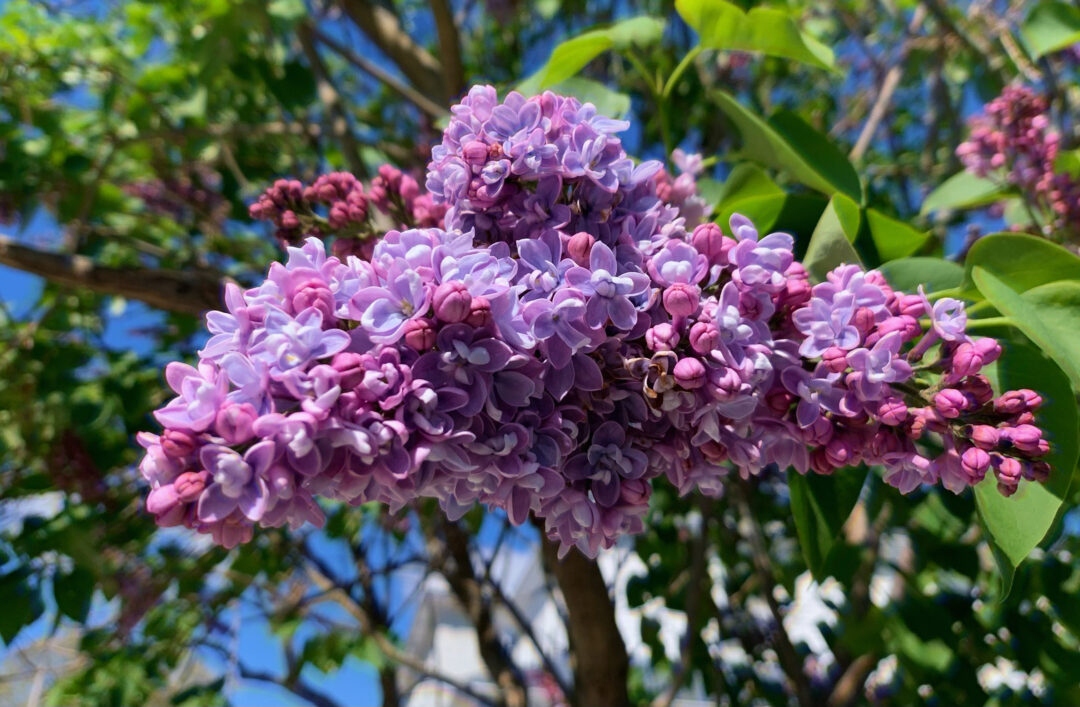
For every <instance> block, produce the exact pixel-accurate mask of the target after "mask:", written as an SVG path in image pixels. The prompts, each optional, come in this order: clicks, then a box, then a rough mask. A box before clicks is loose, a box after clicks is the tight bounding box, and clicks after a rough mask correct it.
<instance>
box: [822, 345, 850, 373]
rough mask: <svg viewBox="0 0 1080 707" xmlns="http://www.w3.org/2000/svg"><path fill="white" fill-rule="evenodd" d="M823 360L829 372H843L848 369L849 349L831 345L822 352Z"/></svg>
mask: <svg viewBox="0 0 1080 707" xmlns="http://www.w3.org/2000/svg"><path fill="white" fill-rule="evenodd" d="M821 362H822V363H823V364H824V365H825V370H827V371H828V372H829V373H843V372H844V371H846V370H847V367H848V362H847V351H844V350H843V349H842V348H840V347H839V346H830V347H829V348H827V349H825V351H824V352H823V353H822V354H821Z"/></svg>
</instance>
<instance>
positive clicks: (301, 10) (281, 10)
mask: <svg viewBox="0 0 1080 707" xmlns="http://www.w3.org/2000/svg"><path fill="white" fill-rule="evenodd" d="M266 13H267V14H268V15H270V16H271V17H276V18H277V19H279V20H286V21H289V22H292V21H294V20H299V19H300V18H302V17H306V16H307V8H306V7H304V0H271V1H270V2H269V3H267V4H266Z"/></svg>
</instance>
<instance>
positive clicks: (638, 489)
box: [619, 479, 652, 506]
mask: <svg viewBox="0 0 1080 707" xmlns="http://www.w3.org/2000/svg"><path fill="white" fill-rule="evenodd" d="M651 495H652V486H650V485H649V482H648V481H646V480H644V479H623V480H622V481H621V482H620V483H619V503H620V504H626V505H629V506H644V505H646V504H647V503H648V502H649V496H651Z"/></svg>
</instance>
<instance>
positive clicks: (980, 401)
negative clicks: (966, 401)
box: [960, 373, 994, 407]
mask: <svg viewBox="0 0 1080 707" xmlns="http://www.w3.org/2000/svg"><path fill="white" fill-rule="evenodd" d="M960 390H962V391H963V392H964V393H966V394H967V395H968V397H970V398H971V399H972V400H973V401H974V402H975V407H982V406H983V405H986V404H987V403H988V402H990V401H991V400H993V399H994V387H993V386H992V385H990V380H989V379H988V378H987V377H986V376H984V375H981V374H978V373H976V374H974V375H971V376H968V378H967V380H965V381H964V382H963V384H961V385H960Z"/></svg>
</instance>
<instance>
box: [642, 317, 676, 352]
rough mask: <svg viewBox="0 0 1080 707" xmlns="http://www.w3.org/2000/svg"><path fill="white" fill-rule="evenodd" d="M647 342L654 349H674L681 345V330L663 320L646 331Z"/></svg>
mask: <svg viewBox="0 0 1080 707" xmlns="http://www.w3.org/2000/svg"><path fill="white" fill-rule="evenodd" d="M645 344H646V345H647V346H648V347H649V348H650V349H652V350H653V351H674V350H675V347H676V346H678V345H679V332H677V331H676V330H675V327H673V326H671V325H670V324H668V323H667V322H662V323H660V324H657V325H656V326H654V327H651V328H650V329H649V330H648V331H646V332H645Z"/></svg>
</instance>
